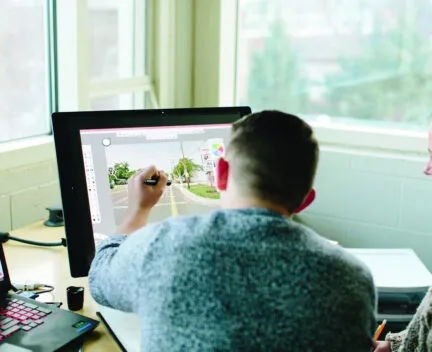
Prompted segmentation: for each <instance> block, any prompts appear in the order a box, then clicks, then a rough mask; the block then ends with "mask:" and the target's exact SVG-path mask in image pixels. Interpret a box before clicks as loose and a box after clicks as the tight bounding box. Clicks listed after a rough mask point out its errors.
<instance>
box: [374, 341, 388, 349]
mask: <svg viewBox="0 0 432 352" xmlns="http://www.w3.org/2000/svg"><path fill="white" fill-rule="evenodd" d="M373 352H391V345H390V341H377V342H375V343H374V349H373Z"/></svg>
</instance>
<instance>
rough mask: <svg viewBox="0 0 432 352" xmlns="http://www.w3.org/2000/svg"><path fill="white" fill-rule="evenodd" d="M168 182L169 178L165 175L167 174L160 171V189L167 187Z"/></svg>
mask: <svg viewBox="0 0 432 352" xmlns="http://www.w3.org/2000/svg"><path fill="white" fill-rule="evenodd" d="M167 182H168V176H167V175H166V174H165V172H163V171H160V173H159V181H158V183H157V185H158V186H160V187H165V186H166V184H167Z"/></svg>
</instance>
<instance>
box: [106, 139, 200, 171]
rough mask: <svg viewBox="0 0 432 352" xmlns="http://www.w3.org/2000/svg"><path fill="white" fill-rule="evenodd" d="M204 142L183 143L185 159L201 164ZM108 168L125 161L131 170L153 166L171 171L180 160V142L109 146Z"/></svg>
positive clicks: (107, 149)
mask: <svg viewBox="0 0 432 352" xmlns="http://www.w3.org/2000/svg"><path fill="white" fill-rule="evenodd" d="M204 142H205V140H202V141H190V142H183V149H184V153H185V157H186V158H188V159H192V160H193V161H194V162H195V163H197V164H200V163H201V146H203V145H204ZM106 155H107V162H108V167H110V166H112V165H114V164H115V163H118V162H122V161H126V162H128V163H129V167H130V169H131V170H136V169H142V168H143V167H145V166H148V165H151V164H154V165H155V166H156V167H157V168H158V169H160V170H165V171H168V172H169V171H171V170H172V167H173V166H175V165H177V163H178V161H179V160H180V159H181V158H182V152H181V148H180V142H179V141H174V142H162V143H161V142H156V143H143V144H124V145H111V146H110V147H108V148H106Z"/></svg>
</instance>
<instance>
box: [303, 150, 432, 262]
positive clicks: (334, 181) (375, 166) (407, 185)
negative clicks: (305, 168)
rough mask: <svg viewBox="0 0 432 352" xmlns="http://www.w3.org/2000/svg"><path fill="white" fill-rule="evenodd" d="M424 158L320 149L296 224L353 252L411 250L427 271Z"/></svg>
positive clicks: (428, 201)
mask: <svg viewBox="0 0 432 352" xmlns="http://www.w3.org/2000/svg"><path fill="white" fill-rule="evenodd" d="M426 161H427V160H426V157H424V156H404V155H400V154H392V153H378V152H361V151H348V150H338V149H334V148H333V149H332V148H323V150H322V153H321V161H320V166H319V170H318V175H317V180H316V189H317V199H316V201H315V203H314V204H313V205H312V206H311V207H310V208H309V209H308V211H306V212H304V214H302V215H301V216H300V219H301V220H302V221H303V222H304V223H305V224H307V225H309V226H310V227H312V228H313V229H314V230H316V231H317V232H319V233H320V234H322V235H323V236H325V237H327V238H329V239H332V240H335V241H338V242H339V243H340V244H341V245H342V246H344V247H354V248H356V247H357V248H412V249H413V250H414V251H415V252H416V253H417V255H418V256H419V257H420V258H421V259H422V261H423V262H424V263H425V264H426V266H427V267H428V269H429V270H430V271H432V178H431V177H427V176H425V175H423V172H422V171H423V168H424V166H425V163H426Z"/></svg>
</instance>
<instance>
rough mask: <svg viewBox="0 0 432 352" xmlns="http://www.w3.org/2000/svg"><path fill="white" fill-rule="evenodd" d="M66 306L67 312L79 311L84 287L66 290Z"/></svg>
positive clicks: (82, 300) (81, 305) (72, 287)
mask: <svg viewBox="0 0 432 352" xmlns="http://www.w3.org/2000/svg"><path fill="white" fill-rule="evenodd" d="M66 296H67V304H68V308H69V310H80V309H82V307H83V304H84V287H80V286H69V287H68V288H66Z"/></svg>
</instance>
